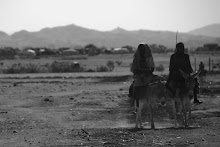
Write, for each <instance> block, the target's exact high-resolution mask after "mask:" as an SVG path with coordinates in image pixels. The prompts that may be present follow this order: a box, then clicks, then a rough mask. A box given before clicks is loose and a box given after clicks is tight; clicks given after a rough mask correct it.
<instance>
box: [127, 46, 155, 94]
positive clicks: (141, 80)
mask: <svg viewBox="0 0 220 147" xmlns="http://www.w3.org/2000/svg"><path fill="white" fill-rule="evenodd" d="M154 67H155V63H154V60H153V56H152V53H151V49H150V47H149V46H148V45H147V44H145V43H141V44H139V45H138V48H137V50H136V52H135V53H134V58H133V62H132V65H131V72H132V73H133V78H134V82H133V83H132V85H131V86H130V88H129V97H133V94H134V90H133V89H134V87H138V86H144V85H146V84H149V83H150V82H151V80H152V78H153V71H154Z"/></svg>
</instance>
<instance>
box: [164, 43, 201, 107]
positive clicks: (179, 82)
mask: <svg viewBox="0 0 220 147" xmlns="http://www.w3.org/2000/svg"><path fill="white" fill-rule="evenodd" d="M184 50H185V48H184V44H183V43H182V42H179V43H177V44H176V50H175V53H174V54H172V55H171V57H170V66H169V71H170V73H169V77H168V80H167V84H166V86H167V87H168V88H169V89H171V90H172V91H175V92H174V93H175V97H176V96H178V95H179V92H180V89H182V88H183V87H182V86H184V78H183V77H182V75H181V73H180V70H182V71H183V72H185V73H187V74H190V73H192V72H193V69H192V66H191V63H190V59H189V55H188V54H186V53H185V52H184ZM171 81H172V82H173V84H171ZM195 83H196V84H195V88H194V90H193V93H194V103H196V104H200V103H202V101H199V100H198V99H197V94H198V93H199V83H198V80H197V78H195Z"/></svg>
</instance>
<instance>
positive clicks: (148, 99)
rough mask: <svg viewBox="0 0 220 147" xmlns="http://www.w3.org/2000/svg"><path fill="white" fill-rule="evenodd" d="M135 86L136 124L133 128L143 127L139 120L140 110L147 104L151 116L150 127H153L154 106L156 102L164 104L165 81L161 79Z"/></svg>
mask: <svg viewBox="0 0 220 147" xmlns="http://www.w3.org/2000/svg"><path fill="white" fill-rule="evenodd" d="M134 88H135V90H134V91H135V94H134V98H135V109H136V125H135V128H138V125H140V128H143V126H142V121H141V111H142V109H143V107H144V106H147V108H148V110H149V111H150V116H151V129H155V125H154V108H155V106H156V103H157V102H161V104H165V101H166V87H165V83H164V82H163V81H161V80H158V81H157V82H154V83H150V84H148V85H145V86H140V87H134Z"/></svg>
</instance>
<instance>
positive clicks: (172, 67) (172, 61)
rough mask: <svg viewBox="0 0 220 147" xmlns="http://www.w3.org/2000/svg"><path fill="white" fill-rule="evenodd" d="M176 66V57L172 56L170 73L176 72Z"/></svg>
mask: <svg viewBox="0 0 220 147" xmlns="http://www.w3.org/2000/svg"><path fill="white" fill-rule="evenodd" d="M175 69H176V65H175V60H174V55H171V57H170V65H169V71H170V72H172V71H175Z"/></svg>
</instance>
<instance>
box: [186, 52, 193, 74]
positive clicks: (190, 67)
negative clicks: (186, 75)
mask: <svg viewBox="0 0 220 147" xmlns="http://www.w3.org/2000/svg"><path fill="white" fill-rule="evenodd" d="M186 55H187V56H186V61H187V62H186V65H187V67H188V68H189V72H190V73H192V72H193V69H192V66H191V62H190V59H189V55H188V54H186Z"/></svg>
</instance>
